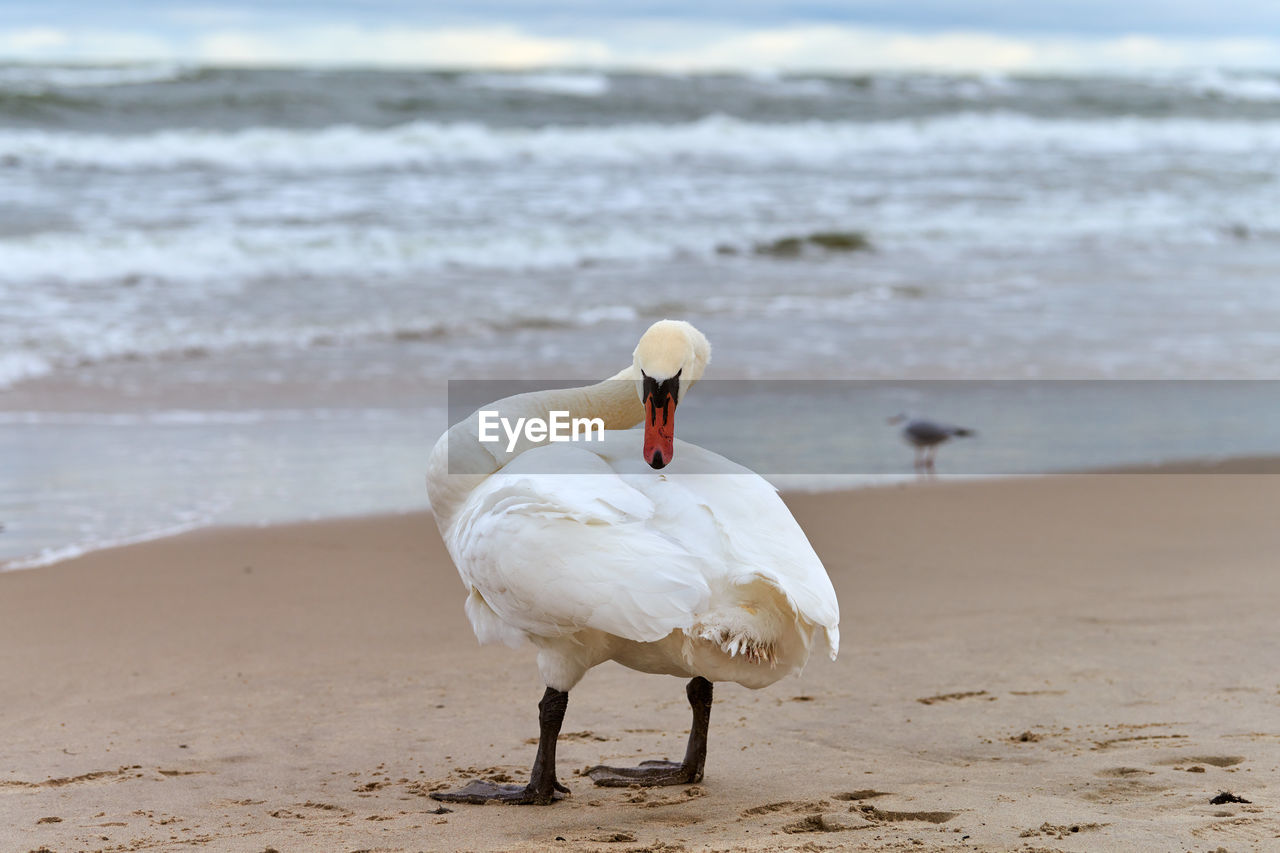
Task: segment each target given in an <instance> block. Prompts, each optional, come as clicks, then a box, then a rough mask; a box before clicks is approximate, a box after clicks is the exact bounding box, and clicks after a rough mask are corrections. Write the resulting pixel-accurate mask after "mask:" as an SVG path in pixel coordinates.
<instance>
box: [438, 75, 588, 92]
mask: <svg viewBox="0 0 1280 853" xmlns="http://www.w3.org/2000/svg"><path fill="white" fill-rule="evenodd" d="M459 79H460V81H461V82H462V83H463V84H464V85H467V86H478V87H480V88H482V89H504V90H515V91H523V92H540V93H543V94H548V95H572V96H574V97H579V98H598V97H600V96H601V95H604V94H606V93H607V92H608V91H609V88H610V83H609V78H608V77H607V76H606V75H604V74H566V73H551V72H547V73H542V74H466V75H463V76H462V77H461V78H459Z"/></svg>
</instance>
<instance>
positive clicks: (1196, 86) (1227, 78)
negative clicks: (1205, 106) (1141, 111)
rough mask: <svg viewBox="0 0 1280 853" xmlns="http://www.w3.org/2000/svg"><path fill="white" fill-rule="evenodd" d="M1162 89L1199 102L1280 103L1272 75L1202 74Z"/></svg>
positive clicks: (1278, 86) (1279, 89) (1276, 79)
mask: <svg viewBox="0 0 1280 853" xmlns="http://www.w3.org/2000/svg"><path fill="white" fill-rule="evenodd" d="M1165 86H1167V87H1171V88H1175V89H1177V90H1179V91H1182V92H1188V93H1190V94H1192V95H1194V96H1196V97H1200V98H1213V99H1219V100H1224V101H1243V102H1251V103H1280V77H1277V76H1274V75H1267V74H1242V73H1228V72H1224V71H1202V72H1199V73H1197V74H1195V75H1192V76H1191V77H1177V78H1173V79H1171V80H1168V81H1166V82H1165Z"/></svg>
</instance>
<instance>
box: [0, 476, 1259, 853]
mask: <svg viewBox="0 0 1280 853" xmlns="http://www.w3.org/2000/svg"><path fill="white" fill-rule="evenodd" d="M1209 470H1212V469H1209ZM1226 470H1230V469H1229V468H1228V469H1226ZM1273 470H1274V466H1273ZM789 503H790V504H791V506H792V507H793V509H794V511H795V513H796V515H797V517H798V518H799V519H800V521H801V523H802V524H803V525H804V527H805V529H806V530H807V531H808V532H809V534H810V537H811V538H812V540H813V543H814V546H815V547H816V548H817V550H818V552H819V554H820V555H822V557H823V558H824V560H825V561H826V564H827V566H828V568H829V570H830V573H831V575H832V579H833V580H834V582H835V585H836V589H837V592H838V593H839V596H840V601H841V606H842V611H843V625H842V628H843V631H844V636H845V644H844V649H843V652H842V654H841V657H840V660H839V661H838V662H836V663H834V664H833V663H829V662H827V661H825V660H814V661H813V662H812V663H811V665H810V667H809V669H808V670H807V671H806V672H805V674H804V676H803V677H802V678H801V679H788V680H786V681H783V682H780V683H779V684H777V685H775V686H774V687H772V688H770V689H767V690H764V691H758V692H752V691H748V690H746V689H743V688H740V687H737V686H736V685H720V686H718V688H717V693H716V704H715V707H714V709H713V711H712V721H711V722H712V728H711V747H710V754H709V757H708V761H707V772H706V779H705V780H704V782H703V783H702V784H699V785H696V786H686V787H675V788H666V789H652V790H647V791H641V790H628V789H604V788H596V787H594V786H593V785H592V784H591V783H590V781H589V780H587V779H585V778H582V777H580V776H577V775H576V772H577V771H578V770H579V769H581V768H583V767H585V766H586V765H588V764H592V763H595V762H597V761H600V760H612V761H618V760H631V759H638V758H650V757H663V756H666V757H678V756H679V755H680V754H681V753H682V751H683V741H684V738H685V736H686V733H687V730H688V725H689V716H688V708H687V705H686V703H685V699H684V690H683V685H682V684H681V682H680V681H678V680H676V679H672V678H666V677H659V676H649V675H642V674H639V673H633V672H629V671H627V670H624V669H622V668H621V667H618V666H616V665H613V664H606V665H605V666H602V667H599V668H598V669H596V670H594V671H593V672H592V673H590V674H589V675H588V676H587V678H586V679H585V680H584V681H583V683H582V684H581V685H579V686H578V687H577V688H576V689H575V690H574V691H573V692H572V694H571V696H570V700H569V710H568V716H567V717H566V721H565V728H564V731H565V733H566V734H565V736H564V737H563V738H562V742H561V747H560V776H561V779H563V780H564V781H566V782H567V783H568V784H569V786H570V787H571V788H572V789H573V793H572V795H571V796H569V797H567V798H566V799H564V800H563V801H561V802H559V803H557V804H556V805H554V806H551V807H546V808H536V807H508V806H497V805H490V806H461V805H455V806H452V811H449V812H441V811H440V810H439V809H438V804H437V803H435V802H434V801H432V800H429V799H428V798H427V797H426V793H427V792H429V791H431V790H434V789H438V788H442V787H452V786H457V785H459V784H461V783H462V782H464V781H465V780H467V779H469V778H472V777H475V776H483V777H491V778H492V777H496V778H506V777H510V778H512V779H523V778H524V777H525V776H526V774H527V772H528V766H529V763H530V761H531V760H532V755H533V746H532V739H533V738H535V737H536V734H537V725H536V707H535V705H536V702H537V700H538V698H539V696H540V695H541V692H542V685H541V684H540V682H539V680H538V676H537V673H536V669H535V667H534V665H533V660H532V658H533V655H532V651H531V650H529V649H526V650H523V651H519V652H513V651H510V650H507V649H505V648H503V647H484V648H481V647H479V646H477V644H476V642H475V640H474V638H473V636H472V634H471V631H470V629H469V627H468V625H467V623H466V620H465V617H464V615H463V612H462V599H463V592H462V588H461V585H460V583H459V582H458V579H457V576H456V574H455V573H454V571H453V568H452V566H451V564H450V563H449V561H448V558H447V556H446V555H445V553H444V551H443V548H442V546H441V544H440V542H439V538H438V536H437V534H436V532H435V528H434V525H433V523H432V522H431V520H430V518H429V517H427V516H426V515H420V514H415V515H401V516H395V517H381V518H370V519H359V520H349V521H332V522H322V523H314V524H301V525H290V526H278V527H269V528H259V529H226V530H210V531H201V532H195V533H191V534H187V535H182V536H178V537H174V538H171V539H166V540H161V541H156V542H151V543H146V544H141V545H135V546H130V547H125V548H119V549H114V550H109V551H102V552H98V553H94V554H90V555H88V556H85V557H82V558H80V559H76V560H73V561H69V562H66V563H62V564H58V565H54V566H50V567H46V568H41V569H35V570H30V571H15V572H8V573H4V574H0V685H3V691H4V692H3V696H4V700H3V703H2V704H0V743H3V744H4V747H3V756H4V761H3V764H2V765H0V851H5V852H6V853H7V851H28V850H38V849H41V848H45V849H48V850H53V851H59V853H62V851H70V850H168V849H190V848H193V847H197V848H198V847H204V848H205V849H210V850H218V851H255V853H260V851H264V850H267V849H275V850H278V851H285V852H286V853H287V851H296V850H316V851H355V850H396V851H399V850H406V851H417V850H574V851H577V850H628V851H632V850H650V851H659V850H676V849H686V850H704V849H716V850H740V849H742V850H819V849H840V850H912V851H917V850H1063V851H1077V850H1079V851H1086V850H1088V851H1093V850H1163V851H1180V850H1196V851H1202V850H1215V849H1217V848H1219V847H1221V848H1224V849H1226V850H1230V851H1239V850H1280V817H1277V806H1278V805H1280V775H1278V768H1280V669H1277V662H1280V632H1278V631H1277V624H1278V617H1277V602H1280V571H1278V569H1280V566H1278V565H1277V564H1278V559H1277V558H1278V556H1280V523H1277V517H1278V512H1277V510H1278V508H1280V476H1274V475H1272V476H1266V475H1254V476H1247V475H1229V474H1221V473H1220V474H1214V473H1198V474H1181V475H1173V474H1163V475H1156V474H1148V475H1095V476H1073V477H1056V478H1047V479H1027V480H1012V481H999V482H983V483H945V482H944V483H929V484H918V485H912V486H907V487H900V488H888V489H881V490H869V491H863V492H851V493H842V494H826V495H794V496H790V497H789ZM1223 791H1229V792H1231V793H1233V794H1235V795H1238V796H1239V797H1241V798H1244V799H1247V800H1250V801H1251V802H1249V803H1227V804H1221V805H1214V804H1211V802H1210V800H1211V799H1212V798H1214V797H1215V795H1217V794H1219V793H1220V792H1223Z"/></svg>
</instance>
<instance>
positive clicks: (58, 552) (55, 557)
mask: <svg viewBox="0 0 1280 853" xmlns="http://www.w3.org/2000/svg"><path fill="white" fill-rule="evenodd" d="M212 522H213V519H212V517H191V518H190V520H187V521H183V522H180V523H177V524H171V525H168V526H166V527H161V528H158V529H156V530H149V531H147V532H145V533H139V534H137V535H135V536H121V537H118V538H107V537H104V538H101V539H90V540H87V541H84V542H78V543H76V544H74V545H58V546H53V547H48V548H41V549H40V550H39V551H37V552H36V553H34V554H30V555H28V556H25V557H17V558H15V559H11V560H0V572H8V571H18V570H19V569H38V568H43V567H44V566H51V565H53V564H54V563H63V562H66V561H67V560H74V559H75V558H76V557H83V556H84V555H85V554H89V553H92V552H93V551H105V550H106V549H108V548H123V547H124V546H126V545H137V544H139V543H142V542H151V541H153V540H156V539H164V538H166V537H169V536H177V535H178V534H179V533H187V532H189V531H192V530H197V529H199V528H201V527H207V526H209V525H210V524H212Z"/></svg>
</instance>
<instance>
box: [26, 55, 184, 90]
mask: <svg viewBox="0 0 1280 853" xmlns="http://www.w3.org/2000/svg"><path fill="white" fill-rule="evenodd" d="M194 71H195V69H193V68H192V67H191V66H188V65H182V64H179V63H175V62H160V63H148V64H143V65H102V66H92V65H6V66H0V92H16V93H18V94H41V93H44V92H49V91H52V90H55V89H98V88H103V87H107V86H137V85H141V84H144V83H167V82H172V81H175V80H180V79H182V78H183V77H185V76H187V75H189V74H191V73H194Z"/></svg>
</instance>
